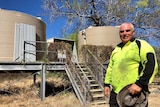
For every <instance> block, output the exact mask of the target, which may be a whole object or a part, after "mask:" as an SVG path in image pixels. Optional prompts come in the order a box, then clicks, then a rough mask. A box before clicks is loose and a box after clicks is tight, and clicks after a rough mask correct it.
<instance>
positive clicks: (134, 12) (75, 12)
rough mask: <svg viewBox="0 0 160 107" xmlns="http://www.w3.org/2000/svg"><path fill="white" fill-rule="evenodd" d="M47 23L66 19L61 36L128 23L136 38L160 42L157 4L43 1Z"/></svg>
mask: <svg viewBox="0 0 160 107" xmlns="http://www.w3.org/2000/svg"><path fill="white" fill-rule="evenodd" d="M43 1H44V2H43V8H44V9H45V10H46V12H45V13H48V15H49V18H50V20H53V21H56V20H57V19H61V18H62V19H65V20H66V26H65V27H64V29H63V30H64V31H63V34H64V32H65V33H66V31H70V32H74V31H75V30H82V29H85V28H86V27H88V26H104V25H107V26H115V25H119V24H121V23H122V22H125V21H127V22H131V23H133V24H134V26H135V28H136V32H135V33H136V35H137V37H139V38H143V39H146V40H148V41H150V40H157V41H156V43H157V44H156V45H160V44H159V42H158V41H159V40H160V29H159V28H160V17H159V15H160V0H43Z"/></svg>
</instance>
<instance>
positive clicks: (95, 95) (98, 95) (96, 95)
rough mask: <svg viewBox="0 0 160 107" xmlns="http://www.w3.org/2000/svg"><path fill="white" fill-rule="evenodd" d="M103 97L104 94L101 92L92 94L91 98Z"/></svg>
mask: <svg viewBox="0 0 160 107" xmlns="http://www.w3.org/2000/svg"><path fill="white" fill-rule="evenodd" d="M99 97H101V98H103V97H104V94H103V93H99V94H93V98H99Z"/></svg>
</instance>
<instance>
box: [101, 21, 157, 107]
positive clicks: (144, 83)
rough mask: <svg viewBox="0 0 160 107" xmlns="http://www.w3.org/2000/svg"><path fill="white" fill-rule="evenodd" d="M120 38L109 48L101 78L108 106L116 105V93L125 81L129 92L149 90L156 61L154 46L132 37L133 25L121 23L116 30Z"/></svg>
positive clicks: (136, 92) (113, 106)
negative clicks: (107, 60) (107, 62)
mask: <svg viewBox="0 0 160 107" xmlns="http://www.w3.org/2000/svg"><path fill="white" fill-rule="evenodd" d="M119 35H120V39H121V40H122V42H121V43H120V44H118V45H117V46H116V48H115V49H114V50H113V52H112V54H111V57H110V62H109V65H108V68H107V72H106V76H105V81H104V95H105V96H107V97H108V96H109V95H110V101H109V104H110V107H119V105H118V103H117V100H116V96H117V94H118V93H119V92H120V91H121V90H122V89H123V88H124V87H125V86H127V85H129V84H131V86H130V87H129V88H128V90H129V93H130V94H132V95H135V94H138V93H140V92H141V91H142V90H143V91H145V92H149V90H148V84H149V83H151V82H152V80H153V78H154V75H155V71H156V72H157V71H158V65H157V60H156V55H155V52H154V49H153V48H152V47H151V45H149V44H148V43H147V42H146V41H144V40H139V39H135V38H134V26H133V24H131V23H127V22H125V23H122V24H121V25H120V30H119Z"/></svg>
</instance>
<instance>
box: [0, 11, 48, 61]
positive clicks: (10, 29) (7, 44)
mask: <svg viewBox="0 0 160 107" xmlns="http://www.w3.org/2000/svg"><path fill="white" fill-rule="evenodd" d="M20 23H22V24H27V25H33V26H35V27H36V36H35V37H36V41H46V25H45V23H44V22H43V21H42V20H40V19H38V18H36V17H34V16H31V15H28V14H25V13H21V12H18V11H11V10H3V9H0V51H1V52H0V61H13V56H14V40H15V31H16V28H15V27H16V24H20ZM37 59H39V58H37Z"/></svg>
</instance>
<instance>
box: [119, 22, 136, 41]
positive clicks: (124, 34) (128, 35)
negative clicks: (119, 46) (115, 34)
mask: <svg viewBox="0 0 160 107" xmlns="http://www.w3.org/2000/svg"><path fill="white" fill-rule="evenodd" d="M119 35H120V39H121V40H122V42H123V43H127V42H128V41H130V40H131V39H132V38H133V37H134V26H133V24H131V23H127V22H125V23H122V24H121V25H120V29H119Z"/></svg>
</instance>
